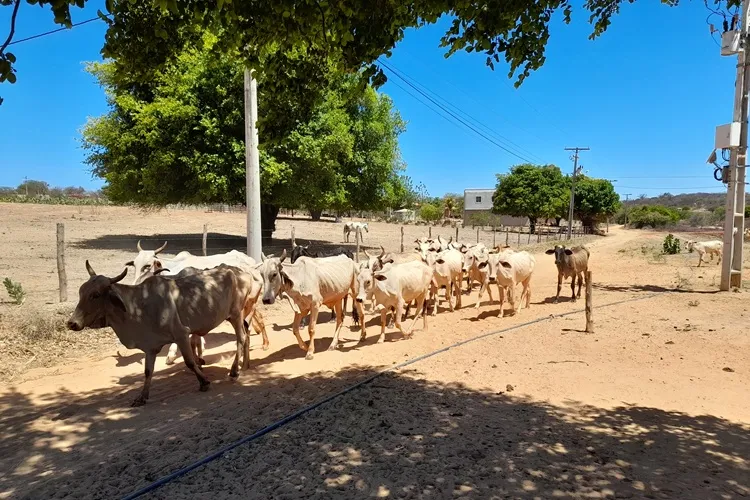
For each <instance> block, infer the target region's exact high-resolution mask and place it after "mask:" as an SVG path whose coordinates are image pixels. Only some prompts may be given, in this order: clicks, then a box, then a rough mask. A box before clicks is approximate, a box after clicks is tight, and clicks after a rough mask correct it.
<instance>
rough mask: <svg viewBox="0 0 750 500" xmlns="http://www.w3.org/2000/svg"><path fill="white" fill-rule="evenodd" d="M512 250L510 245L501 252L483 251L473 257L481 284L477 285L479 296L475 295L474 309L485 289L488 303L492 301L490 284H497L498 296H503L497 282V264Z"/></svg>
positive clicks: (479, 303)
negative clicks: (488, 298)
mask: <svg viewBox="0 0 750 500" xmlns="http://www.w3.org/2000/svg"><path fill="white" fill-rule="evenodd" d="M512 252H513V250H511V249H510V247H508V248H505V249H503V251H502V252H499V253H498V252H493V251H490V252H488V251H486V250H485V251H484V252H481V253H480V254H479V255H478V256H477V258H476V259H475V264H476V266H477V272H478V276H479V283H480V284H481V286H480V287H479V297H477V303H476V304H475V305H474V309H479V307H480V306H481V304H482V296H484V292H485V291H487V293H488V294H489V296H490V303H492V301H493V298H492V287H491V285H493V284H494V285H497V294H498V298H500V297H502V296H503V287H501V286H500V284H499V283H498V282H497V267H498V265H499V262H500V259H502V258H503V257H505V255H506V254H509V253H512Z"/></svg>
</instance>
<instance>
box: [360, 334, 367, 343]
mask: <svg viewBox="0 0 750 500" xmlns="http://www.w3.org/2000/svg"><path fill="white" fill-rule="evenodd" d="M365 340H367V337H366V336H365V335H362V336H361V337H360V338H359V341H360V342H364V341H365Z"/></svg>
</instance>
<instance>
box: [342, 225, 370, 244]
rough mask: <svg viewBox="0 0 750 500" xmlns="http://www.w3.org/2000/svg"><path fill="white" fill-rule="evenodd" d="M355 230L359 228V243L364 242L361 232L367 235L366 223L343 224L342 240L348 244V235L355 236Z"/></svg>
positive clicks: (368, 230)
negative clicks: (352, 234)
mask: <svg viewBox="0 0 750 500" xmlns="http://www.w3.org/2000/svg"><path fill="white" fill-rule="evenodd" d="M357 228H359V230H360V231H359V241H364V238H362V231H364V232H366V233H369V232H370V229H369V227H368V226H367V222H347V223H345V224H344V240H345V242H346V243H349V233H354V234H357Z"/></svg>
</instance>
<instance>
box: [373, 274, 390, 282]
mask: <svg viewBox="0 0 750 500" xmlns="http://www.w3.org/2000/svg"><path fill="white" fill-rule="evenodd" d="M373 278H375V279H376V280H378V281H385V280H387V279H388V277H387V276H385V275H384V274H376V275H374V276H373Z"/></svg>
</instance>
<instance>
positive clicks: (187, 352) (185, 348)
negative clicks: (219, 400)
mask: <svg viewBox="0 0 750 500" xmlns="http://www.w3.org/2000/svg"><path fill="white" fill-rule="evenodd" d="M177 347H179V348H180V351H182V359H184V360H185V366H187V367H188V368H189V369H190V370H192V371H193V373H195V376H196V377H197V378H198V384H200V390H201V392H205V391H207V390H208V388H209V386H210V385H211V382H209V381H208V379H207V378H206V376H205V375H203V372H202V371H201V369H200V367H199V366H198V365H196V364H195V359H194V358H193V352H192V350H191V349H190V339H189V338H188V336H187V335H182V336H180V338H178V339H177Z"/></svg>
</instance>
